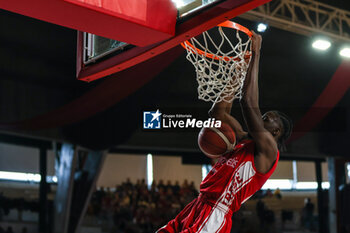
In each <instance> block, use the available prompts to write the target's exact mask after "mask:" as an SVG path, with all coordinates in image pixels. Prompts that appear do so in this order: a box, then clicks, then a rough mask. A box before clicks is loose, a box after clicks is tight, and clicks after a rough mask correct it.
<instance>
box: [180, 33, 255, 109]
mask: <svg viewBox="0 0 350 233" xmlns="http://www.w3.org/2000/svg"><path fill="white" fill-rule="evenodd" d="M216 28H217V30H218V33H217V34H218V35H219V36H216V37H219V38H220V39H219V40H217V39H216V40H217V42H216V43H215V42H214V40H213V38H212V37H211V36H210V35H209V33H208V32H207V31H206V32H203V33H202V39H201V42H200V41H199V40H198V39H196V38H194V37H193V38H191V39H190V40H189V41H188V42H185V43H184V45H185V48H186V50H187V56H186V58H187V60H189V61H190V62H191V63H192V64H193V65H194V67H195V69H196V73H197V82H198V98H199V99H201V100H204V101H208V102H209V101H211V102H221V101H226V102H231V101H233V100H234V99H240V98H241V96H242V87H243V84H244V79H245V76H246V74H247V69H248V66H249V63H250V56H249V55H248V54H250V41H251V40H250V38H249V37H248V36H246V37H247V38H246V39H245V41H243V39H242V38H241V36H240V34H244V33H242V32H241V31H239V30H237V29H229V30H230V32H231V33H232V38H234V39H235V40H236V43H235V45H233V42H232V38H231V40H230V39H229V38H228V35H230V34H228V33H226V34H227V35H226V34H225V32H224V30H223V28H222V27H216Z"/></svg>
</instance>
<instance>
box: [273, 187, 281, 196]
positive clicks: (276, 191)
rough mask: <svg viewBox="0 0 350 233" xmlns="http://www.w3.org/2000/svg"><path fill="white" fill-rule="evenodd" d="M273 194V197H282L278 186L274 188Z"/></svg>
mask: <svg viewBox="0 0 350 233" xmlns="http://www.w3.org/2000/svg"><path fill="white" fill-rule="evenodd" d="M273 195H274V196H275V197H277V198H278V199H282V194H281V190H280V189H279V188H277V189H276V190H275V192H274V193H273Z"/></svg>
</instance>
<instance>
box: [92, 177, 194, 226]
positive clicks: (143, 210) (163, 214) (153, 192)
mask: <svg viewBox="0 0 350 233" xmlns="http://www.w3.org/2000/svg"><path fill="white" fill-rule="evenodd" d="M197 195H198V191H197V190H196V188H195V186H194V183H193V182H191V183H189V182H188V181H187V180H185V181H184V182H183V183H182V184H181V185H180V184H179V182H175V183H174V184H173V183H172V182H171V181H167V183H164V182H163V180H159V182H158V183H156V182H153V184H152V185H151V187H149V188H148V187H147V184H146V183H145V180H138V181H137V182H136V184H133V183H131V182H130V180H129V179H127V181H126V182H124V183H122V184H121V185H118V186H116V187H115V190H113V191H112V190H111V189H109V188H103V187H101V188H99V189H98V190H96V191H95V192H94V194H93V196H92V198H91V202H90V205H89V208H88V212H87V214H88V215H90V216H94V217H97V219H98V221H99V223H100V224H101V226H103V227H104V228H107V229H103V230H104V231H107V232H113V233H129V232H130V233H131V232H135V233H136V232H143V233H154V232H155V231H156V230H157V229H158V228H160V227H162V226H164V225H165V224H166V223H167V222H168V221H169V220H171V219H173V218H174V217H175V216H176V215H177V214H178V213H179V211H180V210H181V209H183V208H184V207H185V206H186V205H187V204H188V203H190V202H191V201H192V200H193V199H194V198H195V197H196V196H197Z"/></svg>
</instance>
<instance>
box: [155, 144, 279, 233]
mask: <svg viewBox="0 0 350 233" xmlns="http://www.w3.org/2000/svg"><path fill="white" fill-rule="evenodd" d="M254 150H255V144H254V141H252V140H243V141H241V142H240V143H239V144H238V145H237V146H236V147H235V149H234V151H233V152H231V153H227V154H225V155H223V156H222V157H221V158H220V159H219V161H218V162H217V163H216V164H215V165H214V167H213V168H212V170H211V171H210V172H209V174H208V175H207V177H206V178H205V179H204V180H203V181H202V183H201V185H200V195H199V197H198V198H196V199H195V200H193V201H192V202H191V203H190V204H189V205H187V206H186V207H185V209H184V210H183V211H181V212H180V213H179V215H178V216H177V217H176V218H175V219H174V220H172V221H170V222H169V223H168V224H167V225H166V226H164V227H163V228H161V229H159V230H158V231H157V232H159V233H163V232H166V233H168V232H169V233H178V232H180V233H189V232H200V233H214V232H218V233H229V232H230V230H231V224H232V222H231V216H232V213H233V212H236V211H237V210H239V208H240V207H241V205H242V204H243V203H244V202H245V201H247V200H248V199H249V198H250V197H251V196H252V195H253V194H254V193H255V192H256V191H258V190H259V189H260V188H261V187H262V186H263V185H264V183H265V182H266V180H267V179H268V178H269V177H270V176H271V174H272V173H273V172H274V171H275V169H276V166H277V162H278V159H279V152H277V159H276V162H275V163H274V165H273V166H272V168H271V169H270V171H269V172H267V173H266V174H263V173H260V172H259V171H257V170H256V168H255V166H254Z"/></svg>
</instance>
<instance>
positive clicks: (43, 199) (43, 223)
mask: <svg viewBox="0 0 350 233" xmlns="http://www.w3.org/2000/svg"><path fill="white" fill-rule="evenodd" d="M39 168H40V176H41V180H40V187H39V201H40V202H39V205H40V211H39V233H47V232H48V231H47V183H46V175H47V154H46V148H40V158H39Z"/></svg>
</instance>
